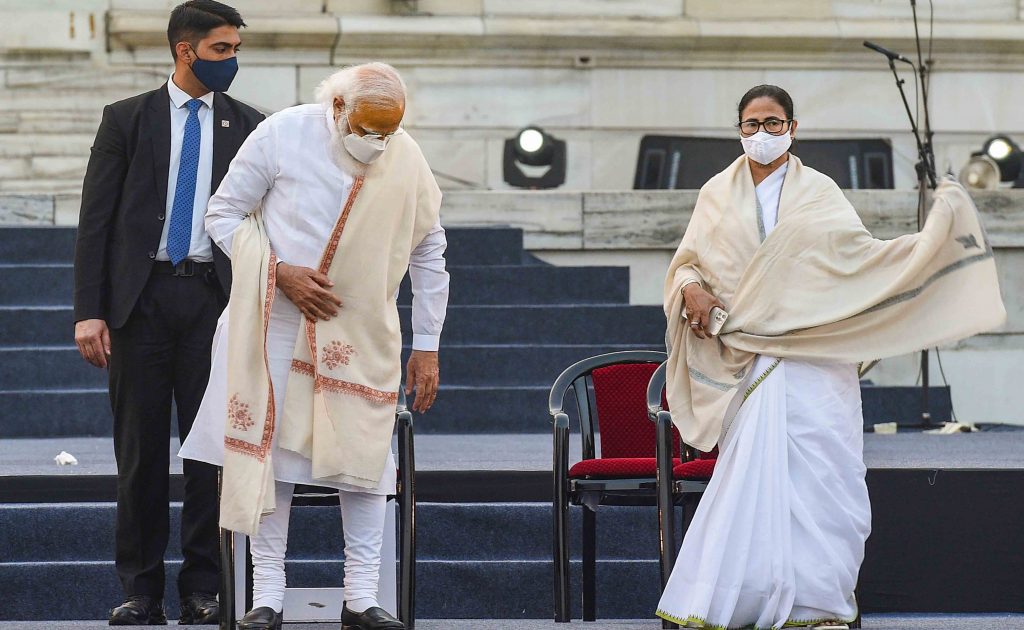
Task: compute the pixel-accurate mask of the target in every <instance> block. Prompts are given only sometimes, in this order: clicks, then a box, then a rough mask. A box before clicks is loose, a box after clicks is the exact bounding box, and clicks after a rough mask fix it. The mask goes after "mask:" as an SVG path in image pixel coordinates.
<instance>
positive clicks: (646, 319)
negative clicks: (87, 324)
mask: <svg viewBox="0 0 1024 630" xmlns="http://www.w3.org/2000/svg"><path fill="white" fill-rule="evenodd" d="M74 236H75V231H74V230H73V229H70V228H2V229H0V436H3V437H47V436H67V437H74V436H107V435H110V434H111V433H110V431H111V429H110V427H111V419H110V411H109V404H108V402H107V397H106V374H105V372H103V371H101V370H98V369H95V368H93V367H91V366H89V365H87V364H86V363H85V362H84V361H83V360H82V359H81V358H80V357H79V356H78V353H77V350H76V349H75V347H74V343H73V339H72V337H73V327H74V317H73V313H72V310H71V295H72V290H73V277H72V260H73V252H74ZM448 240H449V248H448V252H449V253H448V261H449V271H450V273H451V276H452V286H451V299H450V306H449V314H448V319H447V321H446V324H445V332H444V335H443V336H442V352H441V374H442V379H443V384H442V388H443V389H442V392H441V395H440V396H439V398H438V403H437V406H436V407H435V409H434V410H433V411H432V412H431V413H430V415H429V416H428V420H427V421H426V422H424V423H423V424H422V430H423V431H425V432H432V433H495V432H518V431H527V432H543V431H546V430H547V425H546V422H545V420H546V419H545V416H544V413H543V410H544V409H545V408H546V398H547V394H546V388H547V387H549V386H550V384H551V382H552V381H553V380H554V378H555V377H556V376H557V375H558V374H559V372H561V370H562V369H563V368H564V367H565V366H567V365H569V364H570V363H573V362H574V361H577V360H579V359H582V358H585V357H588V356H591V355H594V354H599V353H602V352H609V351H614V350H622V349H644V348H647V349H655V350H656V349H661V348H662V347H663V338H664V316H663V315H662V314H661V309H659V308H657V307H652V306H631V305H630V304H629V273H628V269H626V268H624V267H554V266H551V265H547V264H544V263H541V262H540V261H538V260H537V259H536V258H534V257H532V256H531V255H529V254H527V253H526V252H525V251H524V250H523V244H522V232H521V231H520V230H513V229H490V228H479V229H452V230H449V231H448ZM406 284H407V283H406ZM399 303H400V313H401V317H402V327H403V330H404V331H405V333H406V343H409V342H410V341H411V324H410V311H411V308H410V306H409V304H410V291H409V288H408V286H405V285H403V289H402V291H401V294H400V298H399ZM407 352H408V350H407ZM69 410H74V413H69Z"/></svg>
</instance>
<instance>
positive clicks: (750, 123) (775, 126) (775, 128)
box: [736, 118, 796, 136]
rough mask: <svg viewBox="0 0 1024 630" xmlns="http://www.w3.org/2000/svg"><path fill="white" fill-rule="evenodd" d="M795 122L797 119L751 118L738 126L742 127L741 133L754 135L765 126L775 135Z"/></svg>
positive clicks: (786, 129) (780, 133)
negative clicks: (763, 119) (761, 119)
mask: <svg viewBox="0 0 1024 630" xmlns="http://www.w3.org/2000/svg"><path fill="white" fill-rule="evenodd" d="M794 122H796V121H793V120H779V119H778V118H769V119H767V120H765V121H760V120H753V119H751V120H744V121H743V122H741V123H739V124H738V125H736V126H737V127H739V128H740V133H742V134H743V135H744V136H752V135H754V134H755V133H757V132H758V131H759V130H760V129H761V128H764V130H765V131H767V132H768V133H770V134H771V135H773V136H781V135H782V134H784V133H785V132H786V131H788V130H789V128H790V127H792V126H793V123H794Z"/></svg>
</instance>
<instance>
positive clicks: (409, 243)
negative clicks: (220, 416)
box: [220, 134, 441, 535]
mask: <svg viewBox="0 0 1024 630" xmlns="http://www.w3.org/2000/svg"><path fill="white" fill-rule="evenodd" d="M294 168H301V165H296V166H294ZM440 205H441V192H440V190H439V189H438V187H437V183H436V182H435V181H434V177H433V175H432V174H431V172H430V168H429V166H428V165H427V162H426V160H425V159H424V158H423V155H422V153H421V152H420V149H419V147H418V146H417V145H416V143H415V141H413V140H412V139H411V138H410V137H409V134H399V135H396V136H393V137H392V140H391V142H390V143H389V145H388V150H387V151H386V152H385V153H384V155H383V156H381V157H380V158H379V159H378V160H377V161H376V162H374V163H373V165H372V166H370V167H369V169H368V170H367V172H366V175H365V176H363V177H359V178H357V179H356V180H355V183H354V184H353V186H352V191H351V193H350V194H349V196H348V199H347V200H346V202H345V205H344V207H343V208H340V209H339V213H338V214H339V216H338V221H337V223H336V224H335V226H334V229H333V230H332V232H331V235H330V239H329V240H328V242H327V246H326V248H325V250H324V253H323V255H322V256H321V259H320V264H319V271H321V272H322V273H325V274H327V276H328V277H329V278H330V279H331V280H332V281H333V282H334V287H333V288H332V291H333V292H334V293H335V294H336V295H337V296H338V297H339V298H340V299H341V301H342V302H343V306H342V307H341V308H340V309H339V313H338V315H337V316H336V317H334V318H332V319H331V320H329V321H326V322H325V321H316V322H311V321H309V320H304V325H303V326H301V327H300V329H299V335H298V339H297V340H296V344H295V354H294V358H293V360H292V367H291V374H290V375H289V378H288V388H287V390H288V391H287V392H276V393H275V392H274V391H273V386H272V383H271V380H270V374H269V371H268V364H267V354H266V334H267V324H268V319H269V317H270V309H271V306H272V301H273V297H274V293H275V287H276V282H275V270H276V262H277V261H276V257H275V255H274V252H273V251H272V249H271V244H270V241H269V239H268V238H267V234H266V230H265V227H264V225H263V222H262V220H261V218H260V216H261V215H260V211H259V210H257V211H256V212H254V213H253V214H251V215H250V216H249V217H248V218H247V219H246V220H245V221H244V222H243V223H242V224H241V226H240V227H239V228H238V229H237V231H236V232H235V233H234V237H233V239H234V242H233V245H232V256H231V264H232V272H233V281H232V287H231V298H230V301H229V303H228V309H230V310H229V326H230V329H229V334H228V413H227V427H226V432H225V453H224V473H223V488H222V492H221V513H220V522H221V526H222V527H225V528H227V529H231V530H234V531H239V532H244V533H246V534H249V535H254V534H255V533H256V530H257V529H258V527H259V521H260V518H261V517H262V516H263V515H266V514H269V513H271V512H273V510H274V478H273V475H274V472H273V465H272V463H271V441H272V439H273V436H274V432H275V427H277V426H278V425H280V426H279V428H278V429H277V430H278V431H279V435H278V446H279V447H281V448H286V449H289V450H292V451H295V452H298V453H301V454H302V455H304V456H306V457H308V458H309V459H310V460H311V461H312V472H313V477H314V478H315V479H324V480H329V481H332V482H336V483H345V484H349V485H354V486H357V487H365V488H373V487H376V486H377V484H378V483H379V481H380V478H381V475H382V474H383V472H384V466H385V463H386V461H387V451H388V449H389V448H390V447H391V433H392V430H393V428H394V414H395V403H396V399H397V392H398V387H399V386H400V383H401V349H402V336H401V331H400V329H399V321H398V308H397V305H396V303H395V295H396V293H397V291H398V286H399V283H400V282H401V281H402V277H403V276H404V275H405V272H406V271H407V270H408V268H409V257H410V254H411V252H412V250H413V248H414V247H415V246H416V245H417V244H418V243H419V242H420V241H422V240H423V237H424V236H426V234H427V233H428V232H429V230H430V229H431V228H432V227H433V226H434V224H435V223H436V222H437V219H438V211H439V209H440ZM275 395H276V396H281V395H284V396H285V402H284V413H283V416H284V417H283V418H276V417H275V409H274V399H275Z"/></svg>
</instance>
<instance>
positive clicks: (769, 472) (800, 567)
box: [658, 357, 870, 628]
mask: <svg viewBox="0 0 1024 630" xmlns="http://www.w3.org/2000/svg"><path fill="white" fill-rule="evenodd" d="M775 363H776V360H775V359H773V358H770V357H759V358H758V361H757V363H756V365H755V369H754V370H752V372H751V375H750V378H749V379H748V382H747V383H745V384H744V388H746V387H749V386H750V385H751V384H752V383H753V382H754V381H755V380H756V379H757V378H758V377H759V376H762V375H764V374H765V372H767V371H768V369H769V368H770V367H771V366H772V365H773V364H775ZM860 414H861V412H860V389H859V385H858V382H857V377H856V372H855V370H854V368H853V367H852V366H844V365H832V366H826V365H817V364H810V363H801V362H794V361H782V362H781V363H778V364H777V365H776V367H775V368H774V369H773V370H771V372H770V373H768V375H767V377H765V378H764V379H763V380H762V381H761V383H760V385H759V386H757V387H756V388H755V389H754V390H753V392H752V393H751V394H750V396H749V397H748V398H747V400H746V401H745V402H744V403H743V405H742V406H741V407H740V409H739V412H738V413H737V415H736V418H735V420H734V421H733V422H732V423H731V426H730V428H729V429H728V433H727V434H726V435H725V436H723V439H722V440H721V442H720V450H721V452H720V455H719V459H718V464H717V466H716V470H715V474H714V476H713V477H712V479H711V482H710V483H709V484H708V488H707V490H706V492H705V493H704V496H703V498H702V499H701V502H700V505H699V506H698V508H697V511H696V514H695V516H694V519H693V522H692V524H691V525H690V528H689V531H688V532H687V534H686V537H685V539H684V540H683V545H682V548H681V550H680V553H679V558H678V560H677V561H676V566H675V570H674V571H673V574H672V577H671V579H670V580H669V583H668V586H667V588H666V589H665V593H664V594H663V596H662V598H661V602H660V604H659V606H658V614H659V615H661V616H663V617H666V618H668V619H672V620H673V621H676V622H679V623H685V622H692V623H694V624H695V625H697V626H700V625H704V627H713V628H718V627H724V628H746V627H753V628H780V627H782V626H783V625H784V624H786V623H787V622H810V621H814V620H822V619H836V618H840V619H853V618H854V617H855V616H856V604H855V602H854V600H853V589H854V586H855V585H856V580H857V572H858V570H859V567H860V563H861V560H862V559H863V552H864V541H865V540H866V538H867V535H868V533H869V530H870V506H869V503H868V496H867V488H866V485H865V483H864V465H863V461H862V455H861V453H862V440H863V437H862V435H861V432H862V420H861V415H860Z"/></svg>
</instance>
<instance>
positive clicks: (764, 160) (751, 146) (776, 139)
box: [740, 130, 793, 164]
mask: <svg viewBox="0 0 1024 630" xmlns="http://www.w3.org/2000/svg"><path fill="white" fill-rule="evenodd" d="M740 143H741V144H743V152H744V153H746V154H747V157H748V158H750V159H751V160H754V161H755V162H757V163H758V164H771V163H772V162H774V161H775V160H777V159H779V158H780V157H782V154H783V153H785V152H786V151H789V147H790V146H791V145H792V144H793V136H791V135H789V134H788V133H784V134H782V135H781V136H773V135H772V134H770V133H768V132H767V131H763V130H762V131H758V132H757V133H755V134H754V135H752V136H750V137H748V138H740Z"/></svg>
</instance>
